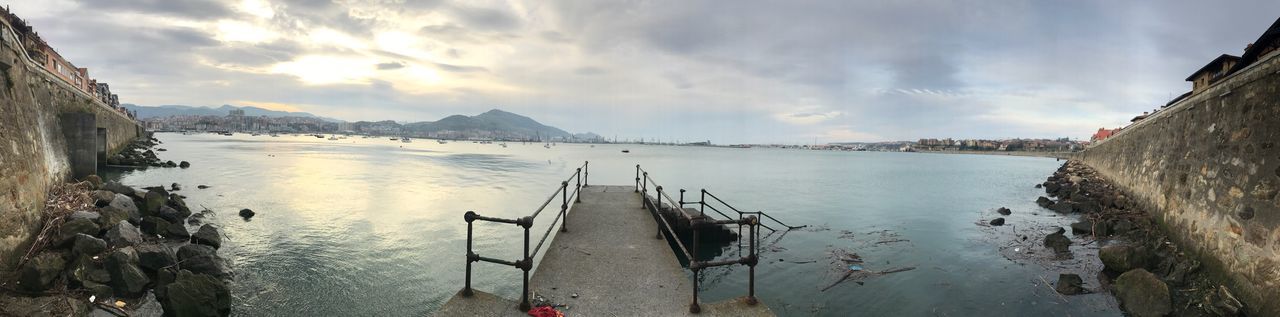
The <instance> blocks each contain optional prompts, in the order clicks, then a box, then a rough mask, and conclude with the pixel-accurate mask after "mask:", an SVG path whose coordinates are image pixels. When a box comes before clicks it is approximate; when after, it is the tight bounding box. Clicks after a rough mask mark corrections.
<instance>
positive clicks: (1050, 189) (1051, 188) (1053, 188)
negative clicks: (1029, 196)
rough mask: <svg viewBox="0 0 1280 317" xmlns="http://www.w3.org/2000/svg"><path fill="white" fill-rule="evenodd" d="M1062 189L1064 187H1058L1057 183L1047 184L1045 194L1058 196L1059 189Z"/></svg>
mask: <svg viewBox="0 0 1280 317" xmlns="http://www.w3.org/2000/svg"><path fill="white" fill-rule="evenodd" d="M1061 188H1062V186H1061V185H1058V183H1056V182H1047V183H1044V192H1045V193H1046V194H1050V195H1054V194H1056V193H1057V192H1058V190H1059V189H1061Z"/></svg>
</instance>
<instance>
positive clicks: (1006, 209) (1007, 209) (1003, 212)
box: [996, 207, 1013, 216]
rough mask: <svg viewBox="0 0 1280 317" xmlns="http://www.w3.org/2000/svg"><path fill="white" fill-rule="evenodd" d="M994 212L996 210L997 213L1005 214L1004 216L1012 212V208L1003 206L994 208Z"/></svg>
mask: <svg viewBox="0 0 1280 317" xmlns="http://www.w3.org/2000/svg"><path fill="white" fill-rule="evenodd" d="M996 212H997V213H999V214H1001V215H1005V216H1008V215H1010V214H1013V211H1012V210H1009V208H1005V207H1000V208H997V209H996Z"/></svg>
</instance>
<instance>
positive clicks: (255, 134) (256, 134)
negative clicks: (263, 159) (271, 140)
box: [250, 133, 262, 136]
mask: <svg viewBox="0 0 1280 317" xmlns="http://www.w3.org/2000/svg"><path fill="white" fill-rule="evenodd" d="M250 135H251V136H259V135H262V133H254V134H250Z"/></svg>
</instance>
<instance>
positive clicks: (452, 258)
mask: <svg viewBox="0 0 1280 317" xmlns="http://www.w3.org/2000/svg"><path fill="white" fill-rule="evenodd" d="M157 137H158V138H159V139H160V140H162V141H164V142H165V143H164V144H162V145H160V147H163V148H167V149H168V151H167V152H160V154H161V156H162V158H163V159H166V160H174V161H180V160H185V161H190V162H191V163H192V167H191V168H189V169H152V170H142V171H134V172H126V173H124V174H123V175H121V177H122V181H123V182H124V183H126V184H129V185H133V186H154V185H162V184H166V185H167V184H169V183H173V182H177V183H180V184H182V185H184V187H185V189H183V190H182V191H180V193H181V194H183V195H186V196H188V197H189V198H188V199H187V201H188V204H190V205H192V206H203V207H206V208H209V209H211V210H214V211H215V212H216V215H215V216H213V217H212V218H211V219H209V222H212V223H215V224H219V225H221V226H222V227H223V228H224V232H225V234H226V236H227V238H228V239H229V241H228V242H226V243H224V247H223V248H222V250H220V252H221V253H222V254H223V256H224V257H227V258H229V259H230V260H231V261H232V262H233V265H234V268H235V271H236V276H235V280H234V282H233V283H232V285H231V287H232V293H233V295H234V296H235V313H236V315H243V316H370V315H379V316H422V315H427V314H430V313H431V312H432V311H434V310H435V309H436V308H438V307H439V306H440V305H442V304H443V303H444V302H445V301H446V300H447V299H448V298H449V297H450V296H451V295H452V294H453V293H454V292H456V291H457V290H458V289H459V288H461V286H462V279H463V267H464V266H463V264H464V257H463V255H464V253H465V252H464V250H465V238H466V231H465V230H466V226H465V222H463V220H462V214H463V212H465V211H467V210H475V211H477V212H479V213H481V214H484V215H490V216H498V217H508V218H510V217H518V216H524V215H528V214H529V213H531V212H533V210H534V208H536V207H537V206H538V204H540V203H541V201H542V199H545V197H546V196H547V195H549V194H550V193H551V191H553V190H554V187H555V186H557V185H558V183H559V181H560V180H561V179H562V178H564V177H567V176H568V175H569V174H571V173H572V171H573V169H574V168H576V167H578V166H580V165H581V164H582V162H583V161H591V169H590V172H591V173H590V178H589V181H590V183H591V184H609V185H629V184H632V182H633V178H634V171H635V170H634V166H635V165H636V164H641V165H643V166H644V167H645V168H646V170H648V171H650V172H651V176H652V177H654V178H655V179H656V180H657V181H658V182H660V184H661V185H663V186H664V187H665V188H667V189H668V190H672V189H675V188H685V189H688V190H690V191H692V192H696V191H697V190H698V189H702V188H705V189H707V190H709V191H712V192H713V193H717V195H719V196H721V197H722V198H724V199H725V200H727V201H728V202H730V203H731V204H733V205H735V206H737V207H739V208H743V209H748V210H765V211H768V212H770V213H772V214H773V215H775V216H776V217H778V218H781V219H782V220H783V221H786V222H789V223H793V224H805V225H809V226H810V227H809V228H806V229H803V230H798V231H792V232H789V233H787V234H786V235H785V236H781V235H778V234H775V235H773V236H770V237H769V240H770V241H777V242H776V243H775V244H771V245H770V246H769V247H768V248H766V250H767V252H766V253H764V254H763V255H762V260H761V262H762V264H761V265H760V266H759V267H758V272H759V273H758V274H759V275H758V276H759V281H758V293H759V297H760V298H761V299H762V300H763V301H764V302H766V303H767V304H768V305H769V306H770V307H771V308H773V309H774V311H775V312H777V313H779V315H787V316H809V315H827V316H850V315H867V316H1026V315H1043V316H1068V315H1070V316H1099V315H1102V316H1108V315H1113V316H1118V315H1120V313H1119V312H1118V311H1117V310H1116V309H1115V308H1114V301H1113V300H1111V299H1110V298H1109V296H1107V295H1103V294H1094V295H1082V296H1073V297H1069V298H1067V299H1066V300H1065V301H1064V299H1063V298H1061V297H1059V296H1057V295H1056V293H1054V292H1053V291H1052V290H1051V289H1049V288H1047V287H1046V286H1045V285H1044V283H1043V281H1042V279H1045V280H1047V281H1048V282H1053V281H1054V280H1056V279H1057V275H1058V273H1071V271H1069V270H1068V269H1063V268H1058V267H1055V266H1052V265H1049V266H1045V265H1036V264H1025V263H1018V262H1014V261H1012V260H1009V259H1008V258H1006V257H1005V256H1002V254H1001V247H1002V246H1005V245H1007V244H1006V243H1005V241H1002V239H1006V238H1008V235H1007V234H1002V233H1000V232H999V231H998V230H996V229H993V228H988V227H984V226H979V225H978V224H977V223H978V222H979V221H980V220H981V219H989V218H990V217H992V210H993V209H994V208H996V207H999V206H1007V207H1009V208H1011V209H1013V210H1014V211H1015V214H1014V215H1013V216H1012V217H1010V222H1011V223H1017V221H1018V220H1019V219H1024V218H1025V219H1030V218H1031V217H1040V218H1044V217H1047V216H1043V215H1041V216H1033V215H1030V213H1031V211H1036V210H1039V207H1038V206H1036V205H1035V203H1034V200H1035V198H1036V197H1037V196H1039V195H1041V194H1042V193H1043V192H1042V191H1041V190H1039V189H1035V188H1033V187H1032V185H1033V184H1036V183H1039V182H1041V181H1043V180H1044V178H1045V177H1046V176H1048V175H1049V174H1050V173H1051V172H1052V171H1053V170H1054V169H1055V168H1057V167H1058V165H1059V162H1056V161H1055V160H1054V159H1045V158H1029V157H1005V156H982V155H938V154H918V153H868V152H824V151H798V150H774V149H727V148H705V147H668V146H636V145H627V146H623V145H596V146H594V147H593V146H590V145H576V144H559V145H557V146H555V147H553V148H551V149H546V148H543V147H542V145H541V144H528V145H523V144H520V143H508V144H509V147H508V148H502V147H499V146H498V145H486V144H475V143H470V142H451V143H449V144H437V143H436V142H434V141H432V140H415V141H414V142H413V143H407V144H406V143H400V142H396V141H390V140H388V139H386V138H372V139H362V138H359V137H355V138H349V139H345V140H337V141H328V140H323V139H317V138H314V137H302V136H281V137H276V138H272V137H267V136H258V137H253V136H248V135H236V136H232V137H226V136H217V135H178V134H159V135H158V136H157ZM624 148H626V149H630V150H631V153H630V154H623V153H620V150H621V149H624ZM201 184H203V185H209V186H211V188H208V189H203V190H199V189H196V185H201ZM672 192H674V190H672ZM690 200H693V199H690ZM241 208H251V209H253V210H255V211H257V212H258V215H257V216H256V217H254V218H253V219H252V221H243V220H240V219H239V217H237V216H236V212H237V211H238V210H239V209H241ZM193 209H195V208H194V207H193ZM1020 217H1021V218H1020ZM1040 218H1037V219H1038V220H1039V221H1044V219H1040ZM544 221H549V219H548V220H544ZM1049 221H1053V220H1052V219H1050V220H1049ZM1062 221H1068V220H1066V219H1063V220H1062ZM544 225H545V224H544ZM1009 227H1010V226H1005V227H1004V228H1009ZM544 228H545V227H544ZM513 229H514V227H509V226H500V225H485V226H477V230H476V236H477V240H476V245H475V247H476V249H477V250H478V252H480V253H482V254H485V255H486V256H497V257H500V258H506V259H515V258H517V257H518V254H519V247H520V245H519V244H518V243H517V242H515V241H519V238H520V237H519V236H518V235H519V231H517V230H513ZM1002 230H1003V229H1002ZM534 232H542V231H541V230H539V229H538V228H536V226H535V229H534ZM1041 237H1042V235H1037V236H1034V237H1032V238H1033V239H1039V238H1041ZM886 241H887V242H886ZM833 250H847V251H851V252H856V253H858V254H859V255H861V256H862V257H863V258H864V259H865V260H866V261H867V262H866V265H864V266H865V267H867V269H871V270H884V269H889V268H895V267H905V266H910V267H916V269H915V270H913V271H908V272H903V273H897V274H890V275H885V276H880V277H877V278H874V279H868V280H865V281H864V282H865V283H864V284H862V285H859V284H855V283H852V282H847V283H843V284H840V285H837V286H835V287H833V288H831V289H830V290H827V291H825V292H824V291H821V289H822V288H824V287H826V286H827V285H829V284H831V283H832V282H834V281H835V280H836V279H838V278H839V277H840V275H841V273H840V266H839V265H836V264H835V263H834V262H833V260H832V259H833V258H832V257H831V255H830V254H831V252H832V251H833ZM734 252H736V247H733V248H731V250H729V251H727V253H726V254H727V255H733V254H734ZM476 269H477V272H479V273H478V274H476V275H475V281H474V283H475V287H476V288H477V289H480V290H484V291H489V292H493V293H497V294H499V295H502V296H506V297H509V298H514V297H517V296H518V294H519V289H520V284H519V274H518V272H519V271H518V270H515V269H511V268H505V267H500V266H496V265H489V264H486V263H480V264H477V266H476ZM745 274H746V273H745V269H744V268H742V267H735V268H720V269H714V270H709V271H708V274H706V276H707V277H706V280H705V281H704V286H703V287H704V289H705V291H704V292H705V293H704V296H705V298H706V300H709V301H714V300H719V299H725V298H731V297H736V296H741V295H744V294H745V289H746V279H745ZM1082 275H1083V274H1082ZM1085 280H1086V286H1087V287H1090V288H1093V287H1097V282H1096V280H1095V279H1094V278H1092V276H1087V275H1086V276H1085ZM570 312H571V311H570Z"/></svg>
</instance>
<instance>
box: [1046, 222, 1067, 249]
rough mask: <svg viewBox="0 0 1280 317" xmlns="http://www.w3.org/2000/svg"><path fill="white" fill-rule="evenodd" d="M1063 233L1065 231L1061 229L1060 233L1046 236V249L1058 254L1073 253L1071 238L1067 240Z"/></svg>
mask: <svg viewBox="0 0 1280 317" xmlns="http://www.w3.org/2000/svg"><path fill="white" fill-rule="evenodd" d="M1062 231H1064V230H1061V228H1059V232H1056V233H1053V234H1050V235H1047V236H1045V237H1044V247H1045V248H1048V249H1049V250H1053V252H1056V253H1067V252H1071V238H1067V236H1066V235H1065V234H1063V232H1062Z"/></svg>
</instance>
